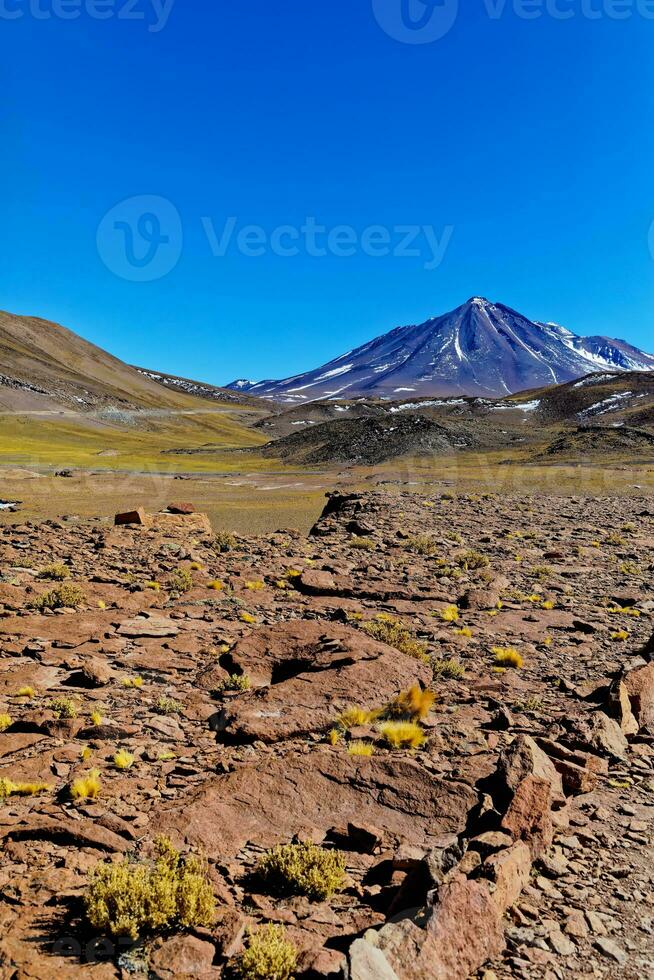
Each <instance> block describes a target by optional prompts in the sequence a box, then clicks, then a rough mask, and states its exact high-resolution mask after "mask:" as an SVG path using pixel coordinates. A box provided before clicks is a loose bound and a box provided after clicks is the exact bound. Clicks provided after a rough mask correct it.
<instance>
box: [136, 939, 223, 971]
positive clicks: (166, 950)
mask: <svg viewBox="0 0 654 980" xmlns="http://www.w3.org/2000/svg"><path fill="white" fill-rule="evenodd" d="M215 954H216V949H215V947H214V945H213V943H211V942H208V941H207V940H205V939H199V938H198V937H197V936H193V935H183V934H181V935H178V936H173V937H172V938H171V939H166V940H165V941H164V942H163V943H162V944H161V945H160V946H158V947H157V948H156V949H155V950H154V952H152V953H151V954H150V958H149V967H150V975H151V977H152V978H153V980H154V978H156V980H176V978H177V977H193V978H194V980H204V978H205V977H206V978H207V980H208V978H209V977H214V976H217V975H218V974H217V973H216V972H215V971H214V970H213V959H214V956H215Z"/></svg>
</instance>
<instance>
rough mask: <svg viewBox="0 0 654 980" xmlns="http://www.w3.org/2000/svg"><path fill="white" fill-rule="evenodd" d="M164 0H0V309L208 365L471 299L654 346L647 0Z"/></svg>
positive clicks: (254, 360) (238, 362)
mask: <svg viewBox="0 0 654 980" xmlns="http://www.w3.org/2000/svg"><path fill="white" fill-rule="evenodd" d="M161 2H162V0H156V2H155V0H130V7H127V6H126V0H0V20H3V23H2V24H1V25H0V26H1V28H2V30H1V37H2V59H1V62H0V65H1V67H0V73H1V75H0V80H1V84H2V89H3V98H2V104H1V108H0V126H1V127H2V133H3V146H4V148H5V150H4V152H3V153H2V155H1V156H0V179H1V181H2V188H3V194H2V198H3V224H4V231H5V234H4V235H3V236H2V245H1V246H0V248H1V250H2V251H1V254H0V277H1V285H2V290H1V292H0V306H1V307H3V308H4V309H8V310H11V311H14V312H19V313H30V314H35V315H39V316H43V317H46V318H49V319H53V320H57V321H58V322H61V323H63V324H65V325H66V326H69V327H70V328H71V329H73V330H75V331H76V332H78V333H80V334H82V335H83V336H84V337H87V338H88V339H90V340H92V341H94V342H95V343H97V344H100V345H101V346H103V347H105V348H106V349H108V350H110V351H111V352H112V353H115V354H117V355H118V356H119V357H121V358H124V359H125V360H128V361H131V362H133V363H138V364H143V365H145V366H148V367H153V368H160V369H162V370H167V371H170V372H174V373H179V374H184V375H187V376H190V377H198V378H201V379H206V380H209V381H213V382H215V383H220V382H226V381H229V380H231V379H232V378H234V377H239V376H249V377H256V378H260V377H280V376H283V375H285V374H293V373H296V372H299V371H301V370H302V369H306V368H310V367H314V366H316V365H317V364H319V363H322V362H323V361H326V360H328V359H330V358H331V357H332V356H334V355H337V354H340V353H342V352H343V351H345V350H347V349H349V348H351V347H354V346H356V345H357V344H360V343H363V342H365V341H367V340H369V339H370V338H371V337H372V336H374V335H377V334H380V333H383V332H385V331H386V330H389V329H391V328H392V327H394V326H396V325H398V324H405V323H411V322H415V323H418V322H421V321H422V320H424V319H426V318H427V317H428V316H430V315H434V314H436V313H440V312H444V311H446V310H448V309H451V308H452V307H454V306H456V305H458V304H459V303H461V302H463V301H464V300H465V299H467V298H468V297H469V296H471V295H475V294H481V295H485V296H488V297H489V298H490V299H493V300H499V301H502V302H505V303H507V304H508V305H510V306H513V307H514V308H516V309H518V310H520V311H521V312H524V313H526V314H527V315H529V316H531V317H533V318H535V319H546V320H555V321H558V322H561V323H564V324H565V325H566V326H568V327H570V328H571V329H572V330H575V331H576V332H578V333H606V334H609V335H613V336H619V337H624V338H626V339H628V340H630V341H632V342H633V343H636V344H637V345H639V346H642V347H644V348H646V349H649V350H653V349H654V335H653V331H652V327H653V326H654V288H653V287H654V260H653V258H652V254H651V252H650V249H649V247H648V232H649V229H650V225H651V223H652V221H653V220H654V191H653V186H654V185H653V184H652V172H653V164H654V127H652V124H651V120H652V110H653V108H654V107H653V102H654V85H653V82H654V62H653V61H652V58H651V51H652V45H653V43H654V3H652V2H649V0H633V2H631V0H557V2H556V3H555V0H547V2H546V0H542V3H540V5H539V0H522V2H519V0H506V2H505V3H502V2H501V0H460V6H461V10H460V11H459V12H458V16H456V18H455V20H454V22H453V24H452V26H451V28H450V29H449V30H448V31H447V32H446V33H444V36H443V37H441V38H440V39H436V40H431V41H429V43H427V41H428V39H427V38H426V37H425V36H424V35H423V36H422V37H421V38H420V40H424V41H425V43H406V41H407V38H408V39H409V40H411V41H412V42H415V41H416V40H418V35H419V31H417V30H414V31H411V30H409V28H408V27H403V22H402V21H401V20H400V4H401V3H402V2H408V3H409V4H410V7H409V13H410V14H411V15H413V16H415V17H416V18H418V17H419V16H420V15H421V14H423V13H424V14H425V23H426V25H427V27H426V28H425V29H426V30H432V29H434V30H435V29H436V28H439V29H440V28H442V29H443V31H444V28H445V26H447V25H446V24H445V21H444V20H443V18H444V17H445V16H446V15H447V14H448V13H452V12H453V13H456V9H455V8H456V0H440V2H441V4H442V3H444V4H445V7H444V8H443V9H439V6H437V7H436V8H434V9H431V10H430V9H427V8H425V6H424V4H423V3H422V0H312V2H311V3H307V0H277V2H275V3H271V2H270V0H246V2H245V0H240V2H236V0H232V2H226V0H211V2H209V0H205V2H204V3H200V2H198V0H196V2H195V3H193V2H192V0H176V2H175V0H166V2H167V3H172V6H171V7H170V8H169V9H166V10H165V11H164V12H163V13H162V12H161V10H162V8H161ZM433 3H434V0H430V4H433ZM436 3H437V5H438V0H436ZM557 10H569V11H571V12H572V16H570V17H569V18H568V19H565V20H564V19H560V18H559V17H558V16H556V11H557ZM100 12H102V13H104V15H105V18H104V19H98V14H99V13H100ZM130 12H131V13H130ZM528 13H529V14H530V15H531V16H529V17H527V16H526V14H528ZM62 14H64V15H65V14H68V15H70V17H71V19H64V17H62ZM74 14H77V15H78V16H76V17H73V15H74ZM616 14H617V15H620V14H621V15H622V19H617V18H616ZM625 14H626V16H624V15H625ZM647 14H648V15H649V16H646V15H647ZM128 15H129V19H128ZM437 17H440V18H441V21H438V20H436V19H435V18H437ZM439 25H440V27H439ZM398 37H399V38H400V39H398ZM133 199H136V200H133ZM162 199H163V203H162ZM125 201H127V202H128V203H127V204H124V203H121V202H125ZM143 216H145V217H143ZM229 218H232V219H234V220H233V222H232V223H233V228H234V233H233V235H232V237H231V239H230V240H229V244H228V246H227V247H226V248H223V249H222V252H223V253H224V254H214V253H215V252H216V250H217V249H216V245H217V242H219V240H220V238H221V236H222V235H223V230H224V228H225V223H226V221H227V219H229ZM307 218H309V219H312V220H313V221H315V223H316V224H318V225H320V226H322V227H324V228H325V229H326V231H325V232H321V236H322V237H321V238H320V239H318V238H317V239H316V242H315V243H314V246H315V247H314V246H312V245H311V242H308V240H307V233H306V232H302V231H301V230H300V229H301V228H302V227H303V226H305V225H306V220H307ZM140 219H141V223H139V220H140ZM248 225H252V226H257V227H258V229H259V230H258V231H256V232H252V230H251V229H250V231H247V229H246V230H244V229H245V226H248ZM339 226H346V227H345V230H343V229H339ZM282 227H283V230H282V231H281V232H280V231H279V229H280V228H282ZM371 228H372V230H370V229H371ZM401 228H405V229H406V228H409V229H411V228H414V231H413V232H412V234H413V241H412V248H411V249H409V251H413V252H417V253H418V254H415V255H411V254H410V255H401V254H394V253H397V252H398V250H400V251H401V249H400V246H401V243H402V240H403V239H404V240H406V238H407V234H408V233H407V232H406V231H400V230H398V229H401ZM425 228H427V229H429V231H428V232H424V230H423V229H425ZM276 229H277V232H276ZM380 229H381V230H380ZM329 232H331V237H330V238H329V241H328V243H327V234H328V233H329ZM293 236H295V237H293ZM375 236H377V237H375ZM427 236H430V237H427ZM162 238H163V239H167V240H165V241H163V242H162V241H161V239H162ZM275 238H277V243H276V244H274V242H275ZM239 242H240V246H239ZM430 242H431V244H430ZM434 243H436V244H437V245H438V249H436V250H435V248H434ZM652 245H653V247H654V233H653V235H652ZM212 246H213V247H212ZM323 246H325V247H323ZM129 247H131V250H132V251H131V252H128V251H127V249H128V248H129ZM121 249H122V253H121ZM439 249H440V251H439ZM219 251H220V250H219ZM280 251H289V252H290V251H296V252H297V254H292V255H291V254H279V253H280ZM323 251H326V252H327V254H325V255H323V254H310V253H312V252H320V253H322V252H323ZM405 251H406V249H405ZM251 252H252V253H255V252H256V253H262V254H256V255H255V254H249V253H251ZM339 252H343V253H345V252H348V253H349V252H352V253H353V254H348V255H347V256H346V255H345V254H338V253H339ZM374 252H380V253H383V252H385V253H386V254H367V253H374ZM129 255H132V258H131V259H130V258H128V256H129ZM150 256H154V258H153V260H152V262H149V258H150ZM169 267H170V268H169ZM164 273H165V274H164ZM139 278H140V279H144V280H146V281H138V280H139ZM134 280H137V281H134Z"/></svg>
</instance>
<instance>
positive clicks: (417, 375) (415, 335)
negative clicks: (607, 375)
mask: <svg viewBox="0 0 654 980" xmlns="http://www.w3.org/2000/svg"><path fill="white" fill-rule="evenodd" d="M598 369H605V370H612V371H638V370H640V371H653V370H654V356H652V355H650V354H647V353H645V352H643V351H641V350H639V349H638V348H636V347H634V346H633V345H631V344H629V343H628V342H627V341H624V340H617V339H613V338H610V337H605V336H602V335H593V336H589V337H582V336H580V335H578V334H575V333H573V331H571V330H569V329H567V328H566V327H563V326H561V325H560V324H556V323H546V322H541V321H535V320H529V319H528V318H527V317H525V316H523V315H522V314H521V313H519V312H517V311H516V310H514V309H512V308H511V307H509V306H506V305H505V304H503V303H491V302H490V301H489V300H487V299H485V298H484V297H482V296H473V297H471V298H470V299H469V300H468V301H467V302H466V303H463V304H461V306H458V307H456V309H454V310H452V311H450V312H449V313H444V314H441V315H439V316H436V317H431V318H429V319H428V320H426V321H424V323H421V324H417V325H414V324H412V325H409V326H400V327H395V328H394V329H392V330H391V331H389V332H388V333H386V334H381V335H380V336H378V337H375V338H373V340H371V341H369V342H368V343H366V344H363V345H361V346H360V347H357V348H355V349H354V350H351V351H347V352H346V353H345V354H341V355H339V356H338V357H335V358H333V359H332V360H331V361H328V362H327V363H325V364H323V365H322V366H321V367H318V368H316V369H314V370H311V371H306V372H303V373H301V374H296V375H293V376H291V377H288V378H284V379H282V380H270V379H268V380H264V381H258V382H251V381H248V380H245V379H243V378H241V379H238V380H236V381H233V382H231V383H230V384H228V385H226V386H225V387H226V388H228V389H231V390H235V391H240V392H242V393H247V394H251V395H256V396H258V397H261V398H265V399H268V400H272V401H282V402H286V403H291V404H293V403H296V404H301V403H304V402H309V401H316V400H320V399H335V398H339V397H344V398H353V397H364V398H366V397H368V398H385V399H389V398H390V399H393V398H397V397H398V396H399V395H404V394H411V395H412V396H413V397H429V396H432V395H437V396H443V397H448V396H456V395H464V396H475V395H476V396H481V397H491V398H492V397H501V396H503V395H509V394H515V393H516V392H518V391H522V390H526V389H530V388H538V387H541V386H544V385H547V384H560V383H562V382H566V381H572V380H575V379H576V378H579V377H583V376H584V375H586V374H589V373H591V372H593V371H597V370H598Z"/></svg>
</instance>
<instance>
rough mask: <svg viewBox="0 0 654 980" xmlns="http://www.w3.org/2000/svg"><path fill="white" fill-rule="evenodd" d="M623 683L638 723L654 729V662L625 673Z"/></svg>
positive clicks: (643, 726) (642, 726) (641, 726)
mask: <svg viewBox="0 0 654 980" xmlns="http://www.w3.org/2000/svg"><path fill="white" fill-rule="evenodd" d="M624 685H625V688H626V689H627V694H628V695H629V701H630V703H631V710H632V711H633V714H634V716H635V718H636V721H637V722H638V725H639V726H640V728H649V729H650V730H651V731H654V662H652V663H650V664H647V666H646V667H638V668H636V670H631V671H629V672H628V673H627V674H625V675H624Z"/></svg>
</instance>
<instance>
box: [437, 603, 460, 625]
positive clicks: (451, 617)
mask: <svg viewBox="0 0 654 980" xmlns="http://www.w3.org/2000/svg"><path fill="white" fill-rule="evenodd" d="M438 615H439V617H440V619H442V620H443V622H444V623H456V622H457V621H458V619H459V610H458V609H457V607H456V606H446V607H445V609H441V611H440V612H439V614H438Z"/></svg>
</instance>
